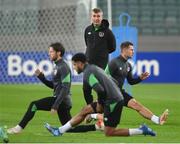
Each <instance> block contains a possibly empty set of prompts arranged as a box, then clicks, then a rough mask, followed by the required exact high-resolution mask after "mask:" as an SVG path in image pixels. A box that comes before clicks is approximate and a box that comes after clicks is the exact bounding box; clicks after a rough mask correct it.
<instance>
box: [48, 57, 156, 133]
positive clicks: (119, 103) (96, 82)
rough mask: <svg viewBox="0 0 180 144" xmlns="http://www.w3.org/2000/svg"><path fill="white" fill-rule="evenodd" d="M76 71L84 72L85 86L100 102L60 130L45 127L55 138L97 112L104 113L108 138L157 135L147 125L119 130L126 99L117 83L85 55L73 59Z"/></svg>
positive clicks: (79, 114)
mask: <svg viewBox="0 0 180 144" xmlns="http://www.w3.org/2000/svg"><path fill="white" fill-rule="evenodd" d="M72 61H73V66H74V69H75V70H76V71H77V72H78V73H81V72H84V75H83V86H85V85H88V86H90V87H92V89H94V90H95V92H96V93H97V94H98V101H97V102H93V103H91V104H89V105H87V106H85V107H84V108H83V109H82V110H81V111H80V112H79V113H78V114H77V115H76V116H74V117H73V118H72V119H71V120H70V121H69V122H67V123H66V124H65V125H63V126H62V127H59V128H53V127H51V126H50V125H49V124H48V123H47V124H46V125H45V127H46V128H47V129H48V131H49V132H51V133H52V134H53V135H54V136H58V135H62V134H63V133H65V132H66V131H67V130H69V129H71V128H72V127H74V126H77V125H78V124H80V123H81V122H82V121H83V120H84V119H85V117H86V116H87V114H90V113H95V112H101V113H102V112H104V124H105V128H104V133H105V135H106V136H130V135H137V134H144V135H151V136H155V135H156V134H155V133H154V132H153V131H152V130H151V129H150V128H148V127H147V126H146V125H142V126H141V127H140V128H135V129H118V128H116V127H117V125H118V124H119V122H120V118H121V112H122V108H123V103H124V98H123V96H122V94H121V92H120V90H119V88H118V86H117V85H116V83H115V82H114V81H113V80H112V79H111V78H110V77H109V76H107V75H106V74H105V72H104V71H103V70H102V69H101V68H99V67H97V66H95V65H93V64H88V63H87V60H86V56H85V55H84V54H83V53H77V54H75V55H74V56H73V57H72Z"/></svg>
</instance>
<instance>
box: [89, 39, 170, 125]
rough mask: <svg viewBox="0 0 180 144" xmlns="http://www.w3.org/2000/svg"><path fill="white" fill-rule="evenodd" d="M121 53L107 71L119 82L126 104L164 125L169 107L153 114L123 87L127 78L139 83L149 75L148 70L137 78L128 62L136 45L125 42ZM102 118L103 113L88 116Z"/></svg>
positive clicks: (130, 82) (130, 81)
mask: <svg viewBox="0 0 180 144" xmlns="http://www.w3.org/2000/svg"><path fill="white" fill-rule="evenodd" d="M120 48H121V54H120V56H118V57H116V58H114V59H112V60H111V61H110V62H109V63H108V65H107V67H106V70H105V72H106V73H107V74H108V75H110V76H112V77H113V78H114V79H115V80H117V82H118V87H119V89H120V91H121V93H122V95H123V97H124V106H126V107H128V108H131V109H133V110H136V111H137V112H138V113H139V114H140V115H141V116H143V117H144V118H146V119H149V120H151V121H152V122H154V123H155V124H159V125H163V124H164V123H165V122H166V120H167V117H168V109H166V110H165V111H164V112H163V114H162V115H161V116H160V117H158V116H156V115H155V114H153V113H152V112H151V111H150V110H149V109H148V108H146V107H145V106H144V105H142V104H141V103H140V102H138V101H137V100H136V99H135V98H133V97H132V96H131V95H130V94H128V93H127V92H126V91H125V90H124V89H123V84H124V81H125V79H127V81H128V83H129V84H131V85H134V84H138V83H140V82H141V81H142V80H144V79H146V78H148V77H149V73H148V72H144V73H142V74H141V75H140V76H139V77H137V78H135V77H133V75H132V66H131V64H130V63H129V62H128V59H130V58H132V57H133V54H134V47H133V44H132V43H131V42H129V41H126V42H123V43H122V44H121V46H120ZM93 118H94V119H102V115H101V114H91V115H89V116H88V117H87V121H89V122H90V121H91V119H93Z"/></svg>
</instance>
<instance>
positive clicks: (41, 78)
mask: <svg viewBox="0 0 180 144" xmlns="http://www.w3.org/2000/svg"><path fill="white" fill-rule="evenodd" d="M37 77H38V79H39V80H40V81H41V82H42V83H44V84H45V85H46V86H47V87H49V88H51V89H53V88H54V86H53V82H52V81H49V80H47V79H46V78H45V76H44V74H43V73H40V74H39V76H37Z"/></svg>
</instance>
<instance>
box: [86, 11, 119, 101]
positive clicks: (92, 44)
mask: <svg viewBox="0 0 180 144" xmlns="http://www.w3.org/2000/svg"><path fill="white" fill-rule="evenodd" d="M91 22H92V24H91V25H89V26H88V27H87V28H86V29H85V33H84V39H85V43H86V47H87V48H86V53H85V55H86V57H87V60H88V63H89V64H94V65H96V66H98V67H100V68H102V69H105V68H106V65H107V63H108V57H109V53H111V52H113V51H115V49H116V40H115V37H114V35H113V33H112V31H111V30H110V29H109V23H108V21H107V20H105V19H103V12H102V10H101V9H99V8H94V9H93V10H92V12H91ZM83 93H84V98H85V100H86V103H87V104H90V103H92V101H93V99H92V95H91V93H92V89H91V88H90V87H88V86H83Z"/></svg>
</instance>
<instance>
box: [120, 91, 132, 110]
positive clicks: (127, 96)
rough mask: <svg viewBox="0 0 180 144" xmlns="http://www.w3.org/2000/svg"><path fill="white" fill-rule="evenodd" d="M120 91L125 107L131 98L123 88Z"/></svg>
mask: <svg viewBox="0 0 180 144" xmlns="http://www.w3.org/2000/svg"><path fill="white" fill-rule="evenodd" d="M121 93H122V95H123V97H124V106H126V107H127V105H128V102H129V101H130V100H131V99H132V98H133V97H132V96H131V95H130V94H128V93H127V92H126V91H125V90H121Z"/></svg>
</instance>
